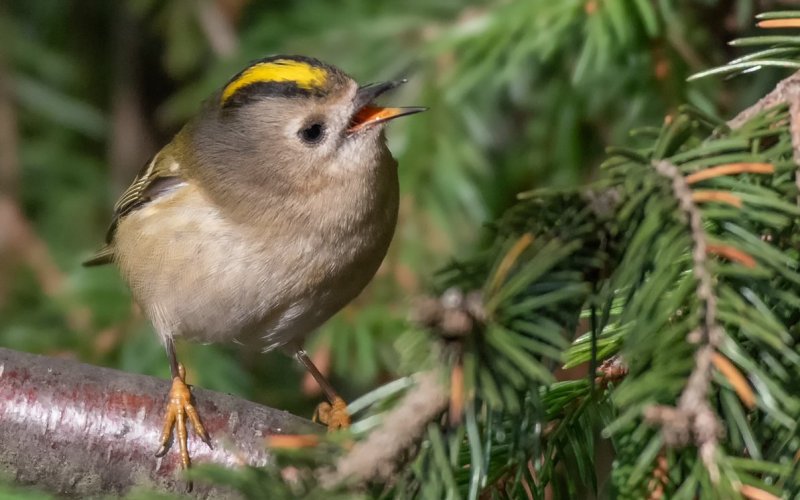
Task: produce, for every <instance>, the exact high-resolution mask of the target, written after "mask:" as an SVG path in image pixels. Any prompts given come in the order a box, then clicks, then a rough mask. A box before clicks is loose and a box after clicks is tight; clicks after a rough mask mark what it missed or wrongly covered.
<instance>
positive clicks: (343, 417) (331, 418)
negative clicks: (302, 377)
mask: <svg viewBox="0 0 800 500" xmlns="http://www.w3.org/2000/svg"><path fill="white" fill-rule="evenodd" d="M312 420H313V421H314V422H319V423H321V424H323V425H327V426H328V432H332V431H338V430H340V429H347V428H349V427H350V414H349V413H347V403H345V402H344V399H342V398H340V397H339V396H336V397H334V398H333V402H332V403H320V404H319V405H318V406H317V409H316V410H315V411H314V416H313V417H312Z"/></svg>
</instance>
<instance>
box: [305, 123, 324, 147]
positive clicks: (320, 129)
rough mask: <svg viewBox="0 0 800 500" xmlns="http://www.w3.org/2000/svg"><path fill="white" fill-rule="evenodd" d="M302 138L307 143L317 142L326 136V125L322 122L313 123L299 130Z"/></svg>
mask: <svg viewBox="0 0 800 500" xmlns="http://www.w3.org/2000/svg"><path fill="white" fill-rule="evenodd" d="M299 134H300V138H301V139H302V140H303V142H305V143H307V144H317V143H318V142H320V141H321V140H322V138H323V137H324V136H325V126H324V125H323V124H321V123H312V124H311V125H309V126H307V127H305V128H303V129H302V130H300V132H299Z"/></svg>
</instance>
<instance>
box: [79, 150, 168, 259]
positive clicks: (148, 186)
mask: <svg viewBox="0 0 800 500" xmlns="http://www.w3.org/2000/svg"><path fill="white" fill-rule="evenodd" d="M181 174H182V172H181V168H180V164H179V163H178V162H177V161H175V160H173V159H172V158H169V157H166V155H163V154H162V153H157V154H156V155H155V156H154V157H153V158H152V159H151V160H150V161H149V162H147V163H145V165H144V166H143V167H142V169H141V170H140V171H139V173H138V174H137V175H136V178H135V179H134V180H133V182H132V183H131V185H130V186H128V189H126V190H125V192H123V193H122V195H121V196H120V197H119V200H117V203H115V204H114V213H113V216H112V218H111V224H110V225H109V227H108V231H106V244H105V246H103V247H102V248H101V249H100V250H98V251H97V252H96V253H95V254H94V255H93V256H92V257H90V258H89V259H88V260H86V261H85V262H84V263H83V265H84V266H99V265H103V264H109V263H111V262H113V260H114V235H115V234H116V231H117V226H118V225H119V221H120V220H122V218H123V217H125V216H126V215H127V214H129V213H131V212H132V211H134V210H136V209H138V208H141V207H143V206H144V205H147V204H148V203H150V202H151V201H153V200H155V199H157V198H158V197H159V196H161V195H163V194H165V193H167V192H169V191H171V190H172V189H173V188H175V187H176V186H178V185H179V184H182V183H183V182H184V178H183V177H182V175H181Z"/></svg>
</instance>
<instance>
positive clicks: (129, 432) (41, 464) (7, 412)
mask: <svg viewBox="0 0 800 500" xmlns="http://www.w3.org/2000/svg"><path fill="white" fill-rule="evenodd" d="M169 387H170V384H169V382H168V381H166V380H160V379H157V378H154V377H148V376H144V375H135V374H131V373H125V372H120V371H117V370H112V369H108V368H100V367H96V366H90V365H84V364H80V363H76V362H74V361H68V360H64V359H58V358H49V357H45V356H36V355H32V354H26V353H21V352H16V351H11V350H8V349H2V348H0V477H4V478H11V479H12V480H14V481H15V482H16V483H18V484H21V485H33V486H35V487H37V488H44V489H47V490H50V491H52V492H55V493H57V494H59V495H61V496H67V497H80V498H84V497H87V496H96V495H103V496H105V495H115V494H118V495H121V494H124V493H125V492H127V491H129V490H130V489H131V488H133V487H144V488H150V489H155V490H161V491H172V492H182V491H183V490H184V488H185V483H184V481H183V480H182V479H181V476H180V459H179V456H178V453H177V451H176V450H172V449H171V450H170V451H169V452H168V453H167V455H166V456H165V457H163V458H160V459H157V458H156V457H155V456H154V452H155V450H156V448H157V443H158V437H159V433H160V431H161V424H162V421H161V419H162V416H163V407H164V402H165V399H166V395H167V393H168V391H169ZM193 393H194V396H195V400H196V407H197V409H198V412H199V413H200V417H201V418H202V419H203V423H204V424H205V426H206V429H208V431H209V433H210V435H211V440H212V445H213V449H209V448H208V447H207V446H206V445H205V444H204V443H203V442H202V441H200V440H199V439H198V438H197V437H196V436H194V435H193V434H191V435H190V437H189V451H190V453H191V454H192V457H193V459H194V463H203V462H215V463H218V464H222V465H226V466H231V467H234V466H237V465H241V464H250V465H267V464H269V463H270V461H271V457H270V455H269V453H268V451H267V447H266V443H265V438H266V437H267V436H269V435H272V434H285V433H289V434H300V433H316V432H319V429H321V428H320V427H318V426H315V425H314V424H312V423H311V422H309V421H307V420H304V419H302V418H300V417H297V416H294V415H292V414H290V413H288V412H285V411H280V410H275V409H272V408H267V407H264V406H261V405H258V404H255V403H251V402H249V401H245V400H242V399H239V398H236V397H234V396H230V395H227V394H221V393H218V392H212V391H208V390H204V389H201V388H198V387H195V388H193ZM193 496H196V497H198V498H230V496H231V492H229V491H225V490H223V489H221V488H216V487H211V486H209V485H207V484H203V483H198V482H196V483H195V485H194V493H193Z"/></svg>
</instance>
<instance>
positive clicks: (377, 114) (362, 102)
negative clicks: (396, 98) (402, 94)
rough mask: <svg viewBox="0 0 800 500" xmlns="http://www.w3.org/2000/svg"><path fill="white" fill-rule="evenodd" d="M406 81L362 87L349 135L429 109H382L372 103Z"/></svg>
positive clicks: (357, 98) (356, 98)
mask: <svg viewBox="0 0 800 500" xmlns="http://www.w3.org/2000/svg"><path fill="white" fill-rule="evenodd" d="M405 82H406V80H396V81H391V82H384V83H372V84H369V85H364V86H363V87H360V88H359V89H358V91H357V92H356V96H355V98H354V104H355V107H356V110H357V111H356V112H355V114H353V118H352V119H351V120H350V126H349V127H348V129H347V132H348V133H351V134H352V133H354V132H358V131H359V130H364V129H366V128H370V127H373V126H375V125H378V124H381V123H386V122H388V121H389V120H394V119H395V118H400V117H401V116H408V115H413V114H414V113H420V112H422V111H425V110H426V109H428V108H419V107H413V108H381V107H378V106H374V105H373V104H372V102H373V101H374V100H375V99H377V98H378V96H380V95H381V94H383V93H385V92H388V91H390V90H392V89H394V88H396V87H398V86H400V85H402V84H404V83H405Z"/></svg>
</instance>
